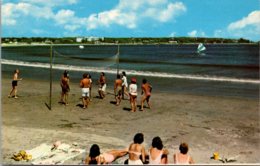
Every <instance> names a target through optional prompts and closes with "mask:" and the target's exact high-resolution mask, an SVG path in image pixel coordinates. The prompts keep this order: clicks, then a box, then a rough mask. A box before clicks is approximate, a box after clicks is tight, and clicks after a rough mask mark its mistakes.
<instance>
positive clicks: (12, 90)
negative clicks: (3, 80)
mask: <svg viewBox="0 0 260 166" xmlns="http://www.w3.org/2000/svg"><path fill="white" fill-rule="evenodd" d="M14 90H15V86H12V89H11V91H10V93H9V96H8V97H12V94H13V92H14Z"/></svg>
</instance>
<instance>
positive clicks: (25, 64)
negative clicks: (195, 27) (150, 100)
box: [2, 44, 260, 98]
mask: <svg viewBox="0 0 260 166" xmlns="http://www.w3.org/2000/svg"><path fill="white" fill-rule="evenodd" d="M205 47H206V51H205V52H204V53H202V54H198V53H196V50H197V45H196V44H194V45H191V44H189V45H120V47H119V48H118V46H117V45H84V48H83V49H80V48H79V46H78V45H55V46H53V69H54V70H53V73H54V76H53V77H54V80H59V78H60V75H61V73H62V70H65V69H67V70H69V71H70V77H71V81H75V82H79V80H80V79H81V77H82V74H83V73H84V72H89V73H90V74H91V75H92V78H93V79H94V80H97V79H98V77H99V73H100V72H102V71H104V72H105V73H106V74H107V77H108V80H109V85H110V86H111V87H112V86H113V80H114V78H115V74H116V72H117V63H116V59H115V55H116V54H117V53H118V50H119V62H120V63H119V69H120V72H121V71H126V73H127V75H128V78H130V77H132V76H135V77H137V79H138V83H139V85H140V84H141V80H142V78H147V79H148V81H149V82H150V83H151V84H152V85H153V87H154V89H155V91H158V92H160V91H163V92H169V93H185V94H199V95H211V96H231V97H245V98H259V85H260V79H259V45H258V44H254V45H253V44H251V45H248V44H245V45H242V44H206V45H205ZM49 66H50V46H23V47H22V46H17V47H2V74H3V75H12V72H13V70H14V69H15V68H19V69H20V70H21V72H22V73H21V74H22V76H23V77H29V78H32V79H44V80H48V79H49Z"/></svg>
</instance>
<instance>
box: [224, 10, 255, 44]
mask: <svg viewBox="0 0 260 166" xmlns="http://www.w3.org/2000/svg"><path fill="white" fill-rule="evenodd" d="M226 31H227V33H228V34H229V35H230V36H232V37H238V38H241V37H243V38H248V39H253V40H259V39H260V37H259V35H260V10H256V11H252V12H251V13H249V14H248V16H246V17H244V18H242V19H240V20H238V21H235V22H232V23H230V24H229V25H228V27H227V30H226ZM257 36H258V37H257Z"/></svg>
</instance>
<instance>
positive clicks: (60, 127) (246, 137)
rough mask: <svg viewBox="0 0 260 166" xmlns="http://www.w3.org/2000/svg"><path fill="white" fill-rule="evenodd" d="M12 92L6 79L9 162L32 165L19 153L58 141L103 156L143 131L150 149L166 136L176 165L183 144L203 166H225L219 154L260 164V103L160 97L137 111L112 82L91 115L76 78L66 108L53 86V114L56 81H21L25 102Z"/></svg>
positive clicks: (4, 117)
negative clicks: (120, 98) (94, 149)
mask: <svg viewBox="0 0 260 166" xmlns="http://www.w3.org/2000/svg"><path fill="white" fill-rule="evenodd" d="M46 80H47V79H46ZM10 88H11V79H10V78H5V77H3V78H2V156H3V164H21V163H26V162H16V161H14V160H12V159H11V157H12V155H13V154H14V153H17V152H19V150H22V149H25V150H27V149H33V148H34V147H36V146H39V145H40V144H41V143H48V144H52V143H53V142H55V141H56V140H60V141H62V142H65V143H72V142H77V143H78V144H79V147H81V148H83V149H87V152H88V151H89V148H90V146H91V145H92V144H94V143H97V144H98V145H99V146H100V148H101V151H102V152H105V151H107V150H110V149H123V148H126V147H128V146H129V144H130V143H131V142H132V139H133V136H134V135H135V134H136V133H137V132H142V133H144V136H145V141H144V145H145V147H146V150H147V149H148V148H149V147H150V145H151V141H152V138H153V137H155V136H160V137H161V138H162V141H163V143H164V145H165V147H166V148H167V149H168V150H169V152H170V154H169V163H172V162H173V157H172V156H173V154H174V153H175V152H178V146H179V144H180V142H182V141H184V142H187V143H188V144H189V146H190V150H189V154H190V155H191V156H192V157H193V159H194V161H195V162H196V163H204V164H208V163H214V164H221V162H220V161H215V160H212V159H210V157H211V156H212V154H213V153H214V152H219V154H220V156H221V157H225V158H231V157H235V158H236V160H237V161H236V162H235V163H236V164H238V163H260V159H259V154H260V153H259V152H260V150H259V149H260V147H259V145H260V144H259V143H260V139H259V136H260V127H259V101H258V99H244V98H232V97H217V96H211V97H209V96H198V95H197V96H195V95H186V94H174V93H153V94H152V98H151V104H152V109H151V110H149V109H145V111H144V112H141V111H137V112H135V113H131V112H130V104H129V101H128V100H123V101H122V103H121V105H120V106H115V104H114V102H115V99H114V96H113V95H112V90H111V88H112V85H108V90H107V92H108V94H107V96H106V98H105V99H104V100H101V99H99V98H97V97H96V96H97V86H94V87H93V92H92V94H93V99H92V102H91V104H90V106H89V108H88V109H85V110H83V109H82V108H81V107H80V105H81V103H82V102H81V92H80V88H79V80H73V81H72V82H71V92H70V94H69V105H68V106H64V105H61V104H59V103H58V101H59V99H60V91H61V89H60V87H59V82H54V83H53V103H52V110H48V108H47V107H46V105H45V103H48V102H49V98H48V96H49V82H48V81H46V82H42V81H37V80H33V79H31V80H29V79H26V78H25V79H24V80H23V81H21V82H19V84H18V96H19V98H18V99H14V98H8V97H7V96H8V93H9V91H10ZM138 105H140V92H139V97H138ZM124 159H125V158H122V159H119V160H117V161H116V163H122V162H123V161H124ZM81 160H82V156H78V157H76V158H74V159H71V160H68V161H66V163H64V164H79V163H80V162H81Z"/></svg>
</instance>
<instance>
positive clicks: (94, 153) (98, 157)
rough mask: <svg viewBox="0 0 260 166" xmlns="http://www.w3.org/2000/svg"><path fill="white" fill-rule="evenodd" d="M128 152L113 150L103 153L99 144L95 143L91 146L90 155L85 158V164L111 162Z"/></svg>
mask: <svg viewBox="0 0 260 166" xmlns="http://www.w3.org/2000/svg"><path fill="white" fill-rule="evenodd" d="M126 154H127V150H111V151H108V152H105V153H102V154H101V153H100V149H99V146H98V145H97V144H93V145H92V146H91V148H90V151H89V155H88V156H87V157H86V159H85V164H87V165H89V164H111V163H112V162H113V161H115V160H116V159H118V158H119V157H123V156H125V155H126Z"/></svg>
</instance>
